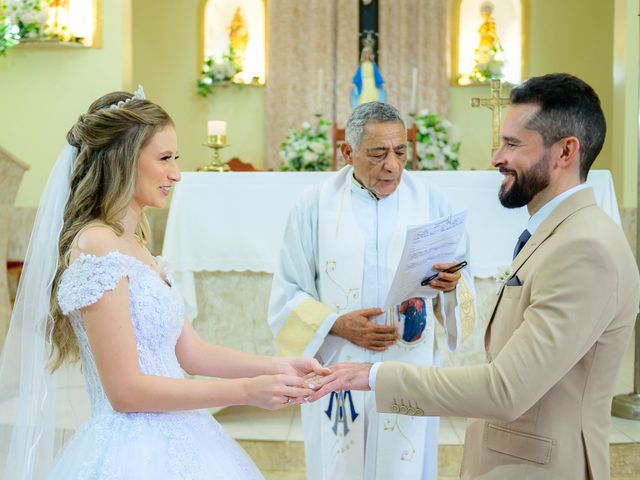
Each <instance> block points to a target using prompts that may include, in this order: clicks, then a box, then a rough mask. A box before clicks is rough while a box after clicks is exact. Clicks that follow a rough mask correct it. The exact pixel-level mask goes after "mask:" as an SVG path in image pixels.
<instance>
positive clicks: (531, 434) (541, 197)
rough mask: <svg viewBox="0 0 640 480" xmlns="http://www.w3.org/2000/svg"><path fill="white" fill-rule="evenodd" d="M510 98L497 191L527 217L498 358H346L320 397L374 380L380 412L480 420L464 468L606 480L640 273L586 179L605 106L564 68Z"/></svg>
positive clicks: (489, 333)
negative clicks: (449, 363) (418, 362)
mask: <svg viewBox="0 0 640 480" xmlns="http://www.w3.org/2000/svg"><path fill="white" fill-rule="evenodd" d="M511 102H512V107H511V108H510V109H509V111H508V113H507V115H506V117H505V120H504V124H503V126H502V129H501V138H502V145H501V147H500V149H499V150H498V151H497V152H496V154H495V155H494V157H493V159H492V163H493V165H494V166H496V167H498V168H499V170H500V173H502V174H503V176H504V178H503V181H502V186H501V188H500V194H499V197H500V201H501V203H502V204H503V205H504V206H505V207H507V208H517V207H522V206H524V205H526V206H527V209H528V210H529V214H530V215H531V218H530V219H529V223H528V225H527V229H526V230H525V231H524V232H523V234H522V235H521V236H520V238H519V239H518V242H517V245H516V249H515V251H514V261H513V264H512V273H511V276H510V278H509V279H508V280H507V281H506V282H505V284H504V285H503V286H502V288H501V289H500V291H499V293H498V297H497V300H496V303H495V306H494V308H493V311H492V314H491V316H490V320H489V325H488V326H487V330H486V333H485V347H486V350H487V356H488V358H489V363H487V364H484V365H474V366H469V367H452V368H433V367H420V366H415V365H408V364H404V363H397V362H384V363H376V364H373V365H371V364H347V363H343V364H337V365H334V366H333V367H331V369H332V370H333V372H334V373H332V374H331V375H329V376H328V377H325V378H324V379H322V380H320V381H319V382H317V387H318V386H319V387H321V388H320V389H319V390H318V392H316V393H315V394H314V395H313V398H312V399H316V398H319V397H320V396H322V395H324V394H326V393H327V392H329V391H332V390H341V389H351V390H369V389H371V390H375V394H376V404H377V409H378V411H379V412H400V413H408V414H409V415H453V416H464V417H472V418H476V419H474V420H470V422H469V424H468V427H467V433H466V439H465V454H464V459H463V465H462V472H461V478H462V479H483V480H494V479H495V480H502V479H507V478H509V479H511V478H526V479H527V480H552V479H558V480H560V479H563V480H564V479H586V478H592V479H608V478H609V445H608V431H609V425H610V410H611V397H612V394H613V388H614V384H615V381H616V373H617V371H618V367H619V366H620V361H621V358H622V355H623V353H624V351H625V348H626V346H627V343H628V341H629V337H630V334H631V330H632V328H633V324H634V320H635V317H636V314H637V312H638V302H639V300H640V298H639V297H640V283H639V277H638V270H637V267H636V261H635V259H634V257H633V254H632V253H631V250H630V249H629V245H628V243H627V241H626V239H625V237H624V235H623V233H622V231H621V230H620V228H619V227H618V226H617V225H615V224H614V223H613V222H612V221H611V219H610V218H609V217H608V216H607V215H606V214H605V213H604V212H602V211H601V210H600V209H599V208H598V207H597V206H596V202H595V197H594V194H593V191H592V189H591V188H588V187H587V186H586V185H585V184H584V182H585V180H586V178H587V174H588V172H589V169H590V167H591V165H592V163H593V161H594V160H595V158H596V156H597V155H598V153H599V152H600V149H601V148H602V144H603V142H604V137H605V130H606V126H605V119H604V115H603V113H602V109H601V107H600V101H599V99H598V96H597V95H596V93H595V92H594V91H593V89H592V88H591V87H590V86H589V85H587V84H586V83H585V82H583V81H582V80H580V79H578V78H576V77H573V76H571V75H568V74H551V75H545V76H542V77H535V78H531V79H530V80H528V81H526V82H525V83H524V84H522V85H520V86H518V87H517V88H515V89H514V90H513V91H512V93H511Z"/></svg>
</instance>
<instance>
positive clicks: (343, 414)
mask: <svg viewBox="0 0 640 480" xmlns="http://www.w3.org/2000/svg"><path fill="white" fill-rule="evenodd" d="M334 402H335V406H334ZM324 413H325V414H326V415H327V417H329V419H330V420H333V427H331V430H333V433H335V434H336V435H338V429H339V427H340V426H342V435H343V436H345V437H346V436H347V434H348V433H349V423H353V422H354V421H355V420H356V418H358V416H359V415H360V414H359V413H358V412H356V407H355V405H354V404H353V397H352V396H351V390H341V391H339V392H331V396H330V397H329V406H328V407H327V409H326V410H325V412H324Z"/></svg>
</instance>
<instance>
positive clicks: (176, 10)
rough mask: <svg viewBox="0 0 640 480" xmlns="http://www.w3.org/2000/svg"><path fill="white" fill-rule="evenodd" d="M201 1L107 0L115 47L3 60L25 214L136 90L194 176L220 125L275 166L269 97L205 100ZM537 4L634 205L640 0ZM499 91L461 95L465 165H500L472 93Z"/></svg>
mask: <svg viewBox="0 0 640 480" xmlns="http://www.w3.org/2000/svg"><path fill="white" fill-rule="evenodd" d="M451 1H452V0H451ZM200 2H201V0H181V1H179V2H177V1H175V0H135V1H133V2H132V1H131V0H107V1H104V2H103V5H104V6H103V8H104V26H103V32H104V34H103V42H102V44H103V48H101V49H89V50H77V49H65V50H43V49H28V48H23V47H19V48H17V49H14V50H13V51H10V52H9V54H8V56H7V57H6V58H3V59H0V91H1V92H2V95H3V96H2V104H1V105H2V106H1V107H0V108H1V111H2V113H3V115H1V116H0V144H1V145H3V146H4V147H5V148H7V149H9V150H10V151H11V152H13V153H14V154H16V155H17V156H18V157H19V158H21V159H23V160H24V161H26V162H28V163H30V164H31V165H32V170H31V171H30V172H29V173H27V175H26V176H25V179H24V181H23V184H22V187H21V189H20V192H19V194H18V200H17V204H18V205H19V206H35V205H36V204H37V202H38V198H39V196H40V191H41V189H42V186H43V185H44V182H45V181H46V177H47V175H48V172H49V169H50V167H51V165H52V164H53V162H54V160H55V156H56V154H57V152H58V151H59V150H60V148H61V146H62V145H63V142H64V134H65V132H66V131H67V129H68V128H69V126H70V125H71V124H72V122H73V121H74V120H75V118H76V116H77V115H78V114H79V113H80V112H81V111H83V110H84V109H85V108H86V107H87V106H88V104H89V102H90V101H91V100H93V99H94V98H96V97H97V96H99V95H101V94H102V93H105V92H106V91H109V90H114V89H119V88H127V89H130V88H131V87H132V86H135V84H136V83H141V84H143V85H144V87H145V90H146V92H147V95H148V97H149V98H150V99H152V100H154V101H156V102H158V103H159V104H161V105H163V106H164V107H165V108H166V109H167V110H168V111H169V113H170V114H171V115H172V116H173V117H174V119H175V120H176V124H177V129H178V139H179V148H180V151H181V156H182V160H181V163H182V168H183V170H194V169H195V168H196V167H198V166H200V165H202V164H204V163H205V162H206V161H207V160H208V159H209V155H210V153H209V151H208V149H206V148H205V147H203V146H201V144H202V143H204V141H205V138H206V137H205V136H206V121H207V120H208V119H220V120H226V121H227V122H228V141H229V143H230V144H231V146H230V147H229V148H227V149H225V150H223V151H222V155H223V157H224V158H229V157H231V156H238V157H240V158H241V159H242V160H244V161H249V162H251V163H253V164H254V165H256V166H257V167H258V168H262V167H263V165H264V159H263V151H264V89H263V88H262V87H238V86H231V87H225V88H216V89H215V92H214V94H213V95H211V96H209V97H207V98H206V99H203V98H201V97H198V96H197V95H196V79H197V76H198V59H197V51H198V48H197V45H198V44H197V42H198V35H199V34H198V22H199V19H198V15H199V6H200ZM529 4H530V18H529V22H530V42H529V44H530V58H529V62H528V65H529V74H530V75H539V74H543V73H547V72H553V71H568V72H570V73H574V74H576V75H578V76H580V77H582V78H584V79H585V80H587V81H588V82H589V83H591V84H592V85H593V86H594V87H595V88H596V90H597V91H598V93H599V94H600V96H601V98H602V101H603V106H604V110H605V114H606V116H607V120H608V124H609V136H608V140H607V142H606V144H605V148H604V151H603V153H602V154H601V155H600V158H599V159H598V160H597V162H596V168H610V169H612V171H613V174H614V179H615V182H616V189H617V191H618V199H619V201H620V202H621V204H622V205H623V206H634V205H635V198H636V196H635V195H636V185H635V182H636V159H635V158H636V157H635V153H634V151H635V149H636V148H637V147H636V141H635V135H634V132H635V128H636V127H635V126H634V125H635V122H634V115H635V114H634V108H635V105H636V104H637V102H636V98H637V83H638V80H637V68H638V32H637V24H636V23H635V22H636V18H637V17H636V14H637V0H615V1H601V0H563V1H562V2H558V1H556V0H529ZM160 12H161V14H160ZM129 13H131V15H129ZM614 24H615V30H614ZM614 31H615V36H614ZM614 52H615V53H614ZM614 65H615V67H616V68H615V71H616V75H617V76H616V80H615V82H614V73H613V72H614ZM383 74H384V72H383ZM345 88H349V87H348V86H345ZM487 91H488V89H487V88H486V87H451V88H450V94H451V110H450V120H451V121H452V122H453V123H454V125H455V127H454V135H455V136H456V137H457V138H459V139H462V140H463V144H462V158H463V161H462V167H463V168H476V169H484V168H487V167H488V165H489V160H490V159H489V155H490V136H489V118H490V114H489V112H488V110H486V109H471V108H470V107H469V103H470V98H471V97H472V96H486V94H487ZM7 92H10V94H8V93H7Z"/></svg>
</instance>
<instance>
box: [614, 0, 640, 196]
mask: <svg viewBox="0 0 640 480" xmlns="http://www.w3.org/2000/svg"><path fill="white" fill-rule="evenodd" d="M639 3H640V2H638V0H615V21H614V24H615V29H614V45H613V62H614V64H613V128H611V129H610V130H609V137H610V138H611V139H612V144H613V147H612V149H611V150H612V153H613V155H612V169H613V172H614V176H615V181H616V190H617V191H618V201H619V202H620V204H621V205H622V206H623V207H635V206H636V205H637V188H638V161H637V158H638V84H639V79H638V63H639V59H640V49H639V44H640V36H639V35H638V14H639V13H640V5H639Z"/></svg>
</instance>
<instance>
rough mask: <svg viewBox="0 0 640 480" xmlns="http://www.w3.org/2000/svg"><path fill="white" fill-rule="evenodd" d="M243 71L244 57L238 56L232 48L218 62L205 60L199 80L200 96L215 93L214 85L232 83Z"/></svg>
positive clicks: (212, 59)
mask: <svg viewBox="0 0 640 480" xmlns="http://www.w3.org/2000/svg"><path fill="white" fill-rule="evenodd" d="M241 71H242V57H240V56H238V55H236V53H235V51H234V50H233V48H232V47H229V49H228V50H227V51H226V52H225V53H223V54H222V57H221V58H220V59H218V60H216V59H215V58H213V57H207V58H205V60H204V62H203V63H202V76H201V77H200V78H199V79H198V95H200V96H202V97H206V96H207V95H209V94H210V93H212V92H213V85H215V84H217V83H218V84H219V83H231V82H232V81H233V78H234V77H235V76H236V74H238V73H239V72H241Z"/></svg>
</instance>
